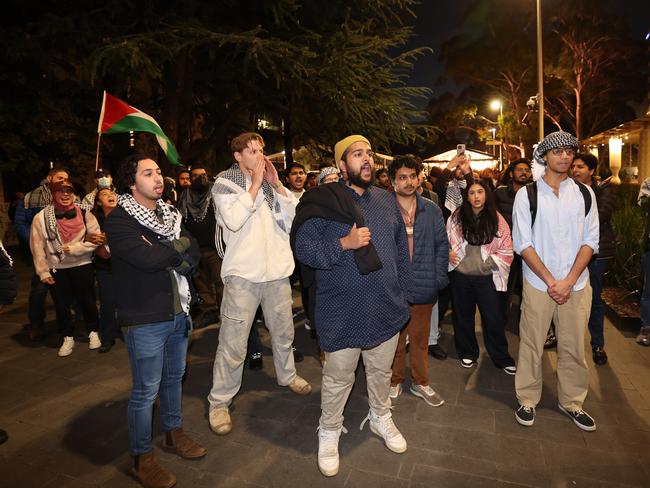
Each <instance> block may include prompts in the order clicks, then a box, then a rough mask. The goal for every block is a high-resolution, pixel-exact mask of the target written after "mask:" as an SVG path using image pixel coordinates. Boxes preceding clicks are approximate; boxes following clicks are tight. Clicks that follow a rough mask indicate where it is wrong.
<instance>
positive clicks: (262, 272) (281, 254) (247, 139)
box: [208, 132, 311, 435]
mask: <svg viewBox="0 0 650 488" xmlns="http://www.w3.org/2000/svg"><path fill="white" fill-rule="evenodd" d="M230 148H231V151H232V154H233V157H234V159H235V163H234V164H233V165H232V166H231V167H230V169H228V170H227V171H224V172H223V173H222V174H221V175H220V176H219V178H217V181H215V183H214V185H213V187H212V197H213V199H214V206H215V209H216V211H217V225H219V226H220V227H221V229H222V230H223V239H224V242H225V244H226V249H225V254H224V257H223V264H222V266H221V278H222V279H223V283H224V289H223V300H222V302H221V330H220V331H219V347H218V348H217V354H216V356H215V359H214V369H213V379H212V389H211V391H210V394H209V396H208V401H209V402H210V414H209V417H210V418H209V420H210V428H211V429H212V430H213V431H214V432H215V433H216V434H219V435H225V434H228V433H229V432H230V431H231V429H232V421H231V419H230V413H229V410H228V407H229V406H230V404H231V403H232V399H233V397H234V396H235V395H236V394H237V392H238V391H239V388H240V387H241V380H242V372H243V368H244V360H245V358H246V344H247V339H248V335H249V332H250V330H251V326H252V324H253V319H254V317H255V312H256V311H257V307H258V306H260V305H262V311H263V313H264V320H265V323H266V326H267V327H268V328H269V332H270V333H271V345H272V349H273V364H274V366H275V372H276V375H277V382H278V384H279V385H280V386H288V387H289V389H290V390H291V391H292V392H294V393H296V394H297V395H307V394H309V393H310V392H311V385H310V384H309V383H307V382H306V381H305V380H304V379H303V378H301V377H300V376H298V375H297V374H296V366H295V363H294V357H293V352H292V349H291V343H292V342H293V336H294V327H293V316H292V313H291V304H292V298H291V286H290V284H289V276H291V273H292V272H293V269H294V261H293V254H292V252H291V247H290V246H289V231H290V230H291V223H292V221H293V217H294V215H295V213H296V205H297V204H298V200H297V199H296V197H294V196H293V195H292V194H291V193H290V192H289V191H287V189H286V188H284V187H283V186H282V183H281V182H280V180H279V178H278V172H277V170H276V169H275V167H274V166H273V164H272V163H271V160H269V159H268V158H267V157H265V156H264V140H263V139H262V137H261V136H260V135H259V134H256V133H253V132H245V133H243V134H240V135H239V136H237V137H235V138H234V139H233V140H232V142H231V144H230Z"/></svg>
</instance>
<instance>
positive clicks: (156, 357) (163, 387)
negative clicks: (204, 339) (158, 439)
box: [124, 312, 192, 456]
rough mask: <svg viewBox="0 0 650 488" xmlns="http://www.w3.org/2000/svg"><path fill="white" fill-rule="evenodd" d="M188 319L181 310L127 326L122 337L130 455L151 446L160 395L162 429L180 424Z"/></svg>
mask: <svg viewBox="0 0 650 488" xmlns="http://www.w3.org/2000/svg"><path fill="white" fill-rule="evenodd" d="M191 329H192V319H191V318H190V317H189V315H187V314H185V313H184V312H181V313H179V314H178V315H176V316H175V317H174V320H170V321H169V322H158V323H154V324H147V325H139V326H137V327H127V328H126V331H125V333H124V340H125V342H126V345H127V348H128V351H129V362H130V363H131V376H132V379H133V387H132V390H131V398H129V406H128V409H127V417H128V423H129V447H130V449H131V453H132V454H133V455H134V456H138V455H140V454H144V453H147V452H149V451H151V449H152V445H151V444H152V433H151V424H152V415H153V403H154V400H155V399H156V396H159V397H160V420H161V423H162V428H163V430H164V431H165V432H167V431H170V430H173V429H177V428H179V427H181V426H182V425H183V415H182V412H181V396H182V386H181V380H182V379H183V374H184V373H185V354H186V352H187V337H188V335H189V332H190V331H191Z"/></svg>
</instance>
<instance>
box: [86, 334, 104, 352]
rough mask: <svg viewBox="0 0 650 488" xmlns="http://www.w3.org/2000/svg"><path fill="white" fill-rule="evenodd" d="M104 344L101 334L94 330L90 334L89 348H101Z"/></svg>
mask: <svg viewBox="0 0 650 488" xmlns="http://www.w3.org/2000/svg"><path fill="white" fill-rule="evenodd" d="M101 346H102V341H100V340H99V334H97V332H95V331H93V332H91V333H90V334H88V349H99V348H100V347H101Z"/></svg>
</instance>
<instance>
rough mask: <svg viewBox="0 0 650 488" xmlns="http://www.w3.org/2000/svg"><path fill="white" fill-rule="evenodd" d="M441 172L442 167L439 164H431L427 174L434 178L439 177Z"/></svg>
mask: <svg viewBox="0 0 650 488" xmlns="http://www.w3.org/2000/svg"><path fill="white" fill-rule="evenodd" d="M441 174H442V168H441V167H440V166H431V169H429V176H430V177H431V176H433V177H434V178H439V177H440V175H441Z"/></svg>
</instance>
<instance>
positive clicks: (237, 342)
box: [208, 276, 296, 407]
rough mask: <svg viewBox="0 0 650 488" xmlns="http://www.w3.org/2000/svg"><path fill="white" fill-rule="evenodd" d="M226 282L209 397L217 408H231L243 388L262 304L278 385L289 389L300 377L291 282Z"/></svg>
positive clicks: (231, 279)
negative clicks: (250, 342)
mask: <svg viewBox="0 0 650 488" xmlns="http://www.w3.org/2000/svg"><path fill="white" fill-rule="evenodd" d="M223 281H224V289H223V301H222V303H221V330H220V331H219V347H217V353H216V356H215V358H214V367H213V371H212V390H211V391H210V394H209V395H208V401H209V402H210V405H211V406H213V407H219V406H222V405H230V402H231V401H232V398H233V397H234V396H235V395H236V394H237V392H238V391H239V388H240V387H241V379H242V373H243V370H244V359H245V358H246V348H247V344H248V334H249V333H250V330H251V325H252V324H253V319H254V318H255V312H256V311H257V307H258V306H259V305H260V304H261V305H262V312H263V313H264V323H265V324H266V326H267V327H268V329H269V332H270V333H271V345H272V349H273V365H274V366H275V373H276V376H277V379H278V384H279V385H280V386H287V385H288V384H289V383H291V382H292V381H293V379H294V378H295V377H296V366H295V364H294V361H293V351H292V349H291V344H292V342H293V334H294V328H293V316H292V313H291V304H292V299H291V286H290V285H289V278H284V279H281V280H275V281H268V282H264V283H253V282H251V281H248V280H245V279H244V278H240V277H239V276H226V277H225V278H224V280H223Z"/></svg>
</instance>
